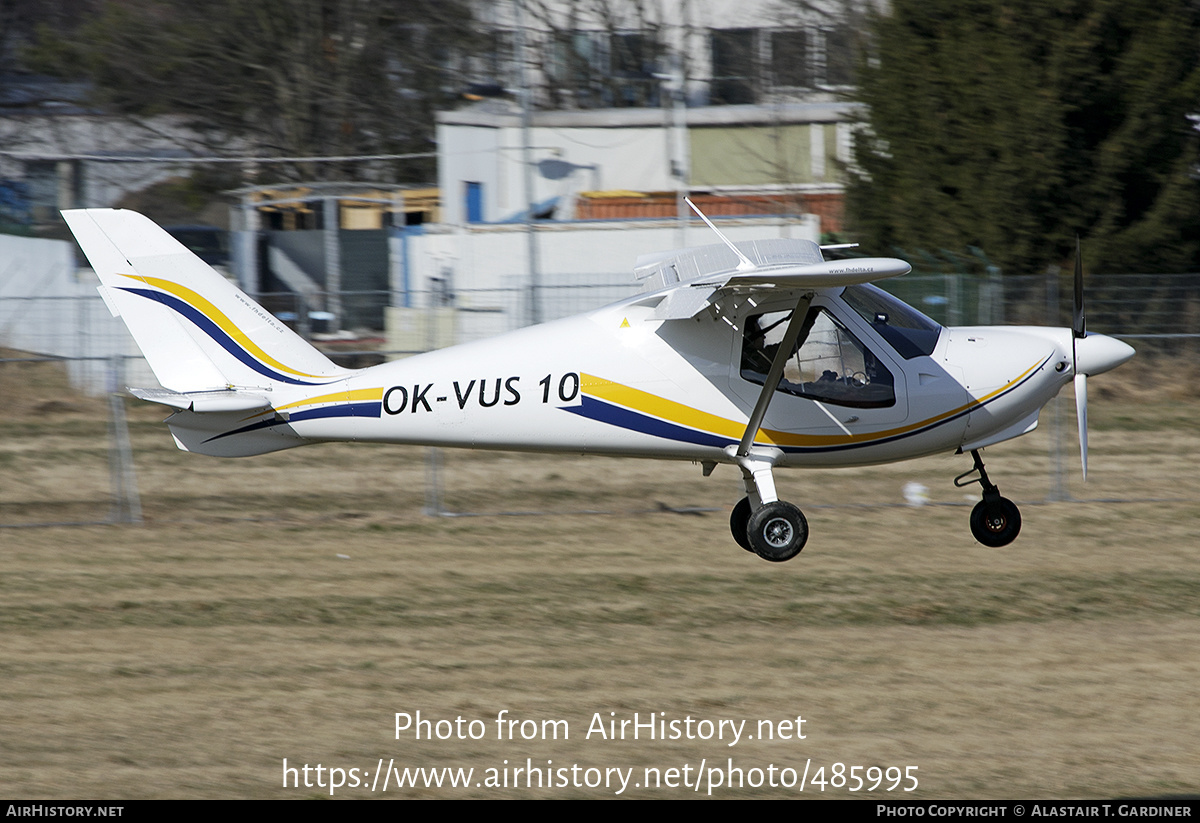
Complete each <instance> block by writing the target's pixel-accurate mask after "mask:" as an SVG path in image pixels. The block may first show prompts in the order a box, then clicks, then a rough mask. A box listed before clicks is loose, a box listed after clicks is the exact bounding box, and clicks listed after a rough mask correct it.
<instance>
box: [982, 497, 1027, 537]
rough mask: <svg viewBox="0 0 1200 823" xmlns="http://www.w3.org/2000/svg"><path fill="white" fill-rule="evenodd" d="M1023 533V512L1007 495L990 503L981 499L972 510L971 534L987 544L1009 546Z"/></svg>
mask: <svg viewBox="0 0 1200 823" xmlns="http://www.w3.org/2000/svg"><path fill="white" fill-rule="evenodd" d="M1020 533H1021V512H1020V510H1019V509H1018V508H1017V504H1016V503H1014V502H1012V501H1011V500H1009V499H1008V498H1007V497H1001V498H1000V499H998V500H996V501H995V502H992V503H988V501H986V500H980V501H979V502H978V503H976V504H975V508H974V509H972V510H971V534H973V535H975V539H976V540H978V541H979V542H980V543H982V544H983V545H985V546H990V547H991V548H993V549H995V548H999V547H1000V546H1007V545H1008V544H1009V543H1011V542H1013V541H1014V540H1016V539H1017V535H1018V534H1020Z"/></svg>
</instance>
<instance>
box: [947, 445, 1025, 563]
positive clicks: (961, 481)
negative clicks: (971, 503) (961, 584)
mask: <svg viewBox="0 0 1200 823" xmlns="http://www.w3.org/2000/svg"><path fill="white" fill-rule="evenodd" d="M971 459H972V460H974V461H975V465H974V466H973V467H972V468H970V469H968V470H967V471H965V472H963V473H962V474H960V475H959V476H958V477H956V478H954V485H955V486H958V487H959V488H960V489H961V488H963V487H964V486H969V485H971V484H972V483H978V484H979V485H980V486H982V487H983V499H982V500H980V501H979V502H978V503H976V504H975V508H973V509H971V534H973V535H975V539H976V540H978V541H979V542H980V543H982V544H983V545H985V546H990V547H991V548H993V549H995V548H999V547H1000V546H1007V545H1008V544H1009V543H1011V542H1013V541H1014V540H1016V539H1017V535H1018V534H1020V533H1021V512H1020V511H1019V510H1018V509H1017V504H1016V503H1014V502H1012V501H1011V500H1009V499H1008V498H1007V497H1001V496H1000V489H998V488H997V487H996V484H995V483H993V482H992V481H991V480H990V479H989V478H988V476H987V471H985V470H984V468H983V458H981V457H980V456H979V449H972V450H971ZM971 475H978V476H977V477H972V476H971Z"/></svg>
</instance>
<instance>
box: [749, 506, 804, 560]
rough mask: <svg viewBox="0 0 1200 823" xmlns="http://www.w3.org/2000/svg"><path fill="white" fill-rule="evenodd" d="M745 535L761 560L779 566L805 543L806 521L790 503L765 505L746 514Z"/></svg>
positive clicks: (797, 552) (798, 551) (793, 555)
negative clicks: (748, 514)
mask: <svg viewBox="0 0 1200 823" xmlns="http://www.w3.org/2000/svg"><path fill="white" fill-rule="evenodd" d="M746 536H747V537H748V538H749V539H750V546H751V547H752V548H753V549H754V553H755V554H757V555H758V556H759V557H761V558H762V559H763V560H769V561H771V562H772V563H782V562H783V561H784V560H791V559H792V558H793V557H795V556H796V555H798V554H800V550H801V549H803V548H804V544H805V543H806V542H808V521H807V520H805V519H804V514H803V513H802V512H801V511H800V510H799V509H798V508H796V507H795V506H793V505H792V504H791V503H785V502H783V501H782V500H776V501H775V502H774V503H765V504H763V505H762V506H759V507H758V509H757V510H756V511H755V512H754V513H753V514H752V515H750V522H749V523H748V524H747V525H746Z"/></svg>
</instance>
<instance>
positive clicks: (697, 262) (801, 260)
mask: <svg viewBox="0 0 1200 823" xmlns="http://www.w3.org/2000/svg"><path fill="white" fill-rule="evenodd" d="M738 247H739V248H740V250H742V251H744V252H748V253H752V254H754V257H756V258H758V259H757V260H752V258H750V257H749V254H748V259H751V262H752V265H751V266H745V265H744V264H743V265H736V263H737V260H736V258H733V254H732V253H730V252H727V250H724V248H722V247H720V246H715V245H714V246H704V247H701V248H695V250H682V251H679V252H676V253H673V254H656V256H653V257H650V258H643V259H641V260H638V263H640V265H638V266H637V268H636V269H635V272H636V274H637V275H638V276H640V277H642V278H647V280H648V278H652V277H655V278H656V281H652V283H653V282H656V283H661V284H662V286H667V284H671V283H672V282H677V283H678V286H676V288H673V289H671V290H670V292H667V293H666V295H665V296H664V298H662V300H661V301H659V304H658V306H656V307H655V310H654V319H655V320H679V319H689V318H692V317H696V316H697V314H700V313H701V312H703V311H704V310H706V308H708V307H709V306H718V305H719V304H721V302H722V301H724V299H725V298H733V299H734V302H739V300H738V299H739V298H752V296H754V295H755V294H764V296H766V293H769V294H772V295H774V294H778V293H779V292H784V290H786V292H811V290H817V289H829V288H838V287H841V286H853V284H856V283H868V282H871V281H876V280H887V278H889V277H899V276H901V275H906V274H908V271H911V270H912V266H910V265H908V264H907V263H906V262H904V260H900V259H896V258H889V257H868V258H854V259H846V260H822V259H821V252H820V248H818V247H817V246H816V244H814V242H811V241H808V240H776V241H762V240H760V241H755V242H752V244H739V245H738ZM722 252H725V254H722ZM706 269H707V271H706ZM682 272H686V274H689V275H692V276H691V277H689V278H688V280H673V278H677V277H678V276H679V275H680V274H682ZM718 313H722V312H721V311H720V308H719V307H718Z"/></svg>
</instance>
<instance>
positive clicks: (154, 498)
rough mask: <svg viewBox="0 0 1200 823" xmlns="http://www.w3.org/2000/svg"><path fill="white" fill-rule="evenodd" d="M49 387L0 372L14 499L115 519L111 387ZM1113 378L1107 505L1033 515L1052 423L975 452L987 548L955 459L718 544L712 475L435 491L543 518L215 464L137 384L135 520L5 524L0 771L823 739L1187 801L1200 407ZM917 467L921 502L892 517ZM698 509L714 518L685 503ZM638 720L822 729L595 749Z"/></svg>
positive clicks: (749, 755) (7, 790)
mask: <svg viewBox="0 0 1200 823" xmlns="http://www.w3.org/2000/svg"><path fill="white" fill-rule="evenodd" d="M1135 362H1136V361H1135ZM3 372H4V370H3V369H0V379H5V378H4V377H3ZM43 372H44V370H43ZM38 374H39V372H36V371H27V372H26V373H25V374H24V375H23V376H22V378H21V379H20V380H18V381H16V382H15V383H14V382H11V381H10V382H7V383H4V384H3V385H4V386H6V387H8V388H10V389H11V390H12V391H11V393H10V394H9V395H8V399H6V400H5V404H6V405H5V414H4V418H3V421H2V422H0V426H2V427H3V428H2V429H0V522H3V523H7V524H12V523H17V522H37V521H49V520H87V519H102V518H103V517H104V516H105V514H106V512H107V506H108V497H107V495H108V477H107V468H106V463H105V460H106V454H107V443H106V440H105V427H104V423H103V415H104V406H103V403H100V404H96V403H95V402H94V401H80V402H75V401H74V400H73V401H72V402H71V403H70V404H68V405H65V406H64V405H58V406H52V407H48V406H46V405H44V404H45V403H47V402H54V401H57V400H58V398H59V397H60V395H59V393H58V392H59V389H58V388H57V387H56V386H54V385H48V384H47V382H46V381H47V378H46V377H45V376H44V374H42V376H40V377H39V376H38ZM1117 374H1120V372H1118V373H1117ZM1095 383H1096V384H1097V388H1096V389H1095V390H1094V392H1095V393H1094V394H1093V409H1092V418H1093V420H1092V422H1093V432H1092V466H1091V468H1092V477H1091V479H1090V481H1089V483H1088V484H1087V486H1086V487H1085V486H1082V485H1081V484H1079V482H1078V478H1077V468H1076V467H1077V463H1078V456H1077V454H1076V453H1075V452H1074V451H1073V447H1069V448H1068V449H1067V451H1066V454H1065V456H1064V457H1065V460H1066V462H1067V465H1068V467H1069V468H1070V470H1071V471H1072V479H1071V491H1072V493H1073V494H1074V495H1075V496H1076V497H1078V498H1084V499H1086V500H1090V501H1105V500H1110V499H1111V500H1120V501H1122V502H1073V503H1054V504H1043V503H1042V501H1044V500H1045V498H1046V496H1047V494H1048V493H1049V491H1050V489H1051V482H1050V478H1051V468H1052V460H1051V458H1050V456H1049V451H1048V445H1049V442H1050V441H1049V438H1048V436H1047V433H1046V432H1045V431H1042V432H1039V433H1036V434H1035V435H1033V436H1030V437H1028V438H1024V439H1022V440H1019V441H1015V442H1012V443H1009V444H1004V445H1002V446H1000V447H997V448H994V449H991V450H989V453H988V458H989V464H988V465H989V471H990V472H991V473H992V475H993V479H995V480H996V482H997V483H999V485H1000V487H1001V489H1002V490H1003V491H1004V492H1005V493H1006V494H1007V495H1009V496H1011V497H1013V498H1014V499H1016V500H1017V501H1018V502H1020V503H1022V504H1023V513H1024V519H1025V527H1024V531H1023V533H1022V535H1021V538H1020V539H1019V541H1018V542H1017V543H1015V544H1014V545H1013V546H1011V547H1009V548H1007V549H1004V550H990V549H985V548H984V547H982V546H980V545H978V544H976V543H975V542H974V541H973V540H972V539H971V538H970V535H969V532H968V530H967V523H966V520H967V514H968V511H969V509H968V508H967V506H966V505H965V500H964V493H965V492H964V490H960V489H955V488H954V487H953V485H952V484H951V483H950V479H951V478H952V477H953V476H954V475H955V474H958V473H959V472H961V471H963V470H965V469H966V468H967V467H968V465H969V463H968V461H967V459H966V458H962V457H958V458H956V457H953V456H946V457H938V458H930V459H927V460H922V461H916V462H913V463H909V464H902V465H895V466H886V467H878V468H869V469H848V470H841V471H821V472H808V473H800V472H791V473H781V474H780V476H779V482H780V487H781V492H782V494H783V496H784V497H785V498H786V499H790V500H793V501H795V502H797V503H798V504H800V505H801V506H802V507H803V508H804V509H805V511H806V513H807V515H808V517H809V521H810V524H811V528H812V538H811V540H810V542H809V545H808V547H807V548H806V550H805V551H804V553H803V554H802V555H801V556H800V557H798V558H797V559H796V560H794V561H792V562H790V563H786V564H780V565H772V564H767V563H764V562H762V561H760V560H758V559H757V558H754V557H752V556H750V555H747V554H745V553H744V552H741V551H740V550H738V549H737V548H736V547H735V546H734V545H733V544H732V542H731V540H730V539H729V535H728V528H727V525H726V519H727V513H728V507H729V506H730V505H731V504H732V503H733V502H734V501H735V500H736V498H737V496H738V491H737V488H738V485H739V484H738V482H737V478H736V477H735V473H734V472H732V471H731V470H729V469H728V468H727V467H723V468H720V469H718V470H717V472H716V474H715V475H714V476H713V477H711V478H703V477H701V475H700V471H699V468H698V467H692V466H688V465H686V464H669V463H655V462H648V461H616V460H606V459H601V458H595V459H573V458H562V457H546V456H537V455H507V454H486V453H484V454H473V453H467V452H461V453H451V452H447V453H445V458H446V465H445V485H446V507H447V508H449V509H453V510H458V511H473V512H493V513H494V512H500V511H521V510H535V509H536V510H541V511H551V512H557V513H555V514H549V515H542V516H523V517H517V516H500V515H496V514H485V515H483V516H473V517H453V518H431V517H426V516H424V515H422V514H421V513H420V510H421V506H422V504H423V502H424V497H423V486H424V472H425V465H424V460H425V453H424V451H423V450H419V449H401V448H386V447H360V446H349V445H344V446H319V447H314V448H307V449H300V450H296V451H292V452H284V453H280V454H274V455H266V456H263V457H259V458H252V459H246V460H232V461H220V460H214V459H209V458H204V457H199V456H193V455H187V454H183V453H180V452H177V451H176V450H175V449H174V447H173V445H172V444H171V441H170V437H169V435H168V434H167V432H166V429H165V427H163V426H161V425H160V424H158V423H157V422H155V421H156V420H157V419H158V418H160V417H161V416H162V415H161V414H159V412H158V411H157V410H155V409H152V408H150V407H147V406H142V405H138V406H136V407H134V406H131V407H130V410H131V413H132V415H133V422H132V428H133V436H134V442H135V449H136V459H137V470H138V477H139V482H140V486H141V489H142V493H143V503H144V506H145V510H146V521H147V522H146V525H145V526H143V527H141V528H130V527H115V526H83V527H73V528H65V527H54V528H29V529H3V530H0V541H2V544H3V570H4V571H3V575H2V576H0V683H2V684H3V685H2V686H0V717H2V718H3V720H0V741H2V742H0V793H3V794H6V795H8V796H28V797H46V798H51V797H53V798H66V797H114V798H133V797H265V798H269V797H301V796H310V795H312V796H316V795H320V794H322V792H321V790H318V789H315V788H313V789H300V790H296V789H286V790H285V789H284V788H282V786H281V783H282V760H283V758H285V757H286V758H287V759H288V762H289V764H291V765H294V764H297V763H300V764H303V763H305V762H307V763H309V764H311V765H316V764H317V763H321V764H323V765H325V766H326V767H328V766H331V765H332V766H340V767H343V768H350V767H354V768H358V769H368V768H369V769H370V770H372V771H373V770H374V768H375V765H376V763H377V762H378V760H379V758H384V762H385V763H386V762H387V760H388V759H390V758H394V759H395V761H396V763H397V765H400V764H404V765H414V766H425V767H431V766H465V767H474V768H475V769H476V770H477V771H481V770H483V769H486V768H488V767H493V766H502V765H503V761H504V760H505V759H508V760H509V761H510V765H516V764H518V763H519V764H521V765H523V764H524V763H525V759H526V758H527V757H528V758H531V759H532V760H533V761H534V764H535V765H545V761H546V760H547V759H552V760H553V761H554V763H555V765H556V766H570V765H571V764H575V763H578V764H580V765H582V766H598V767H605V766H620V767H630V766H633V767H636V768H637V769H638V770H639V777H640V775H641V772H640V770H641V769H642V768H643V767H646V766H657V767H660V768H663V769H665V768H669V767H672V766H675V767H682V766H683V765H684V764H691V765H692V766H693V767H695V766H697V765H698V764H699V763H700V762H701V760H702V759H705V758H707V763H708V765H709V766H711V765H713V763H714V762H716V763H720V764H724V763H725V761H726V759H727V758H729V757H732V758H733V759H734V762H735V765H737V766H741V767H742V768H745V769H749V768H751V767H754V766H758V767H765V766H767V765H768V764H771V763H774V764H776V765H777V766H793V767H796V766H798V767H799V768H801V769H803V766H804V763H805V761H806V760H808V759H810V758H811V762H812V769H813V770H815V769H816V767H817V766H818V765H821V764H824V765H825V766H826V767H827V769H826V771H827V772H828V767H829V766H830V765H831V764H833V763H835V762H842V763H846V764H851V765H859V764H860V765H879V766H889V765H896V766H908V765H915V766H918V767H919V771H918V772H917V775H918V777H919V779H920V789H919V790H918V791H917V792H915V793H914V794H913V795H906V797H912V796H914V795H915V796H916V797H921V798H967V797H1100V796H1119V795H1126V796H1128V795H1152V794H1168V793H1175V794H1178V793H1195V792H1197V790H1198V789H1200V784H1198V780H1197V775H1198V774H1200V745H1197V743H1196V740H1197V739H1198V738H1200V719H1197V711H1196V708H1197V706H1200V677H1198V675H1200V656H1198V655H1197V654H1196V649H1197V644H1198V641H1200V568H1198V566H1197V547H1198V546H1200V526H1198V525H1197V524H1198V522H1200V521H1198V520H1197V515H1198V514H1200V503H1198V502H1197V501H1196V499H1195V494H1194V489H1196V488H1197V487H1198V481H1200V469H1197V467H1196V459H1195V455H1196V454H1197V453H1198V451H1200V432H1198V431H1197V429H1196V427H1195V425H1194V422H1193V418H1194V416H1195V412H1196V410H1197V408H1200V404H1196V403H1195V402H1194V401H1187V402H1186V403H1185V402H1182V401H1180V400H1179V399H1178V398H1176V397H1173V396H1163V395H1162V394H1156V393H1153V392H1147V391H1142V390H1139V391H1138V392H1137V393H1136V395H1135V398H1128V396H1127V392H1128V389H1126V388H1124V387H1125V386H1126V385H1128V383H1127V381H1126V382H1114V383H1113V384H1112V385H1111V387H1110V390H1108V391H1106V390H1105V389H1104V386H1103V382H1102V381H1100V380H1097V381H1095ZM14 386H16V388H15V389H13V387H14ZM22 387H25V388H22ZM31 397H32V399H31ZM1049 421H1050V417H1049V416H1047V417H1046V418H1044V424H1045V423H1048V422H1049ZM1062 424H1063V426H1064V427H1066V428H1067V429H1068V430H1069V429H1070V428H1072V427H1073V425H1074V423H1073V418H1072V414H1071V411H1070V406H1069V398H1068V399H1067V403H1066V404H1064V408H1063V412H1062ZM910 480H916V481H919V482H922V483H924V484H925V485H926V486H928V487H929V489H930V495H931V497H932V502H933V505H929V506H925V507H923V508H909V507H907V506H904V505H901V504H902V502H903V496H902V488H903V486H904V484H905V483H906V482H909V481H910ZM971 494H972V495H974V494H975V492H974V490H973V489H972V490H971ZM854 504H864V505H862V506H856V505H854ZM866 504H870V505H866ZM878 504H895V505H888V506H880V505H878ZM692 507H694V508H715V509H719V511H714V512H709V513H701V514H696V513H691V514H681V513H671V512H670V511H666V510H665V509H683V508H692ZM584 510H600V511H603V512H606V513H603V514H582V513H577V512H581V511H584ZM573 512H574V513H573ZM418 709H419V710H420V711H421V712H422V715H423V716H425V717H432V718H450V719H453V718H455V717H457V716H460V715H461V716H462V717H464V718H467V719H470V718H480V719H483V720H485V721H489V725H488V739H486V740H480V741H469V740H468V741H458V740H448V741H430V742H425V741H421V742H419V743H418V742H416V741H414V740H413V739H412V738H411V737H410V736H405V737H404V739H401V740H395V739H394V733H393V713H395V712H404V711H410V712H411V711H415V710H418ZM502 709H507V710H508V711H509V712H511V716H513V717H516V718H533V719H537V720H543V719H565V720H567V721H568V722H569V724H570V732H571V739H570V740H568V741H557V742H554V741H547V742H540V741H539V742H521V741H516V742H500V741H497V740H495V739H494V737H495V735H494V729H495V727H494V725H493V724H491V722H490V721H491V720H492V718H494V717H495V715H496V713H497V712H498V711H500V710H502ZM635 711H636V712H640V713H641V714H642V715H643V717H644V716H645V714H646V713H648V712H660V711H661V712H666V713H667V717H668V718H683V717H685V716H688V715H690V716H692V717H693V718H707V719H712V720H719V719H726V718H732V719H743V718H744V719H746V720H748V721H750V722H751V723H752V722H754V721H756V720H758V719H772V720H782V719H785V718H789V717H795V716H796V715H803V716H804V717H805V718H806V721H807V722H806V724H805V732H806V733H807V735H808V736H807V739H805V740H802V741H787V742H782V741H773V742H772V741H759V740H753V741H743V742H742V743H740V744H739V745H738V746H736V747H733V748H729V747H727V746H724V745H722V744H721V743H719V742H716V741H710V742H705V741H695V740H693V741H688V740H682V741H652V742H651V741H646V740H644V739H643V740H640V741H625V742H620V741H615V742H614V741H609V742H606V741H603V740H597V739H596V738H595V737H593V739H591V740H585V739H583V736H584V733H585V732H586V730H587V727H588V722H589V720H590V719H591V717H592V714H593V713H594V712H600V713H602V716H603V717H606V718H607V717H608V713H609V712H617V713H618V715H624V716H630V715H631V713H632V712H635ZM628 793H629V794H634V795H648V796H654V797H675V796H684V795H685V794H691V792H690V791H689V790H684V789H666V788H663V789H658V790H654V791H648V790H646V789H639V790H632V789H631V790H630V792H628ZM368 794H369V792H368V791H366V790H365V789H362V788H359V789H345V790H343V791H341V792H339V793H338V796H347V797H362V796H367V795H368ZM610 794H611V792H609V791H607V790H604V789H594V790H589V789H574V788H569V789H553V790H547V789H543V790H536V789H533V790H526V789H521V790H514V789H507V790H503V789H501V790H489V789H486V788H475V787H471V788H470V789H467V790H450V789H441V790H434V789H431V790H424V789H422V790H419V791H418V790H408V791H406V792H399V793H397V792H394V791H390V792H389V793H388V795H387V796H397V797H398V796H427V797H457V796H488V797H491V796H539V795H545V796H553V797H566V796H609V795H610ZM701 794H703V792H702V793H701ZM716 794H717V795H718V796H724V797H730V796H751V797H760V796H776V795H782V796H800V795H799V794H798V792H796V791H795V790H786V789H777V790H770V789H749V788H746V789H741V790H728V789H720V790H718V792H717V793H716ZM825 794H826V796H830V795H832V796H836V797H848V796H851V795H850V794H849V793H848V792H846V791H845V790H844V789H841V790H827V791H826V793H825ZM876 794H877V795H880V794H886V793H883V792H876ZM802 796H804V797H808V796H821V795H820V793H819V792H816V793H815V795H814V792H813V790H812V789H811V788H810V789H809V790H806V791H805V792H804V794H803V795H802ZM856 796H861V795H856ZM892 796H893V797H894V796H895V793H893V794H892Z"/></svg>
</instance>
